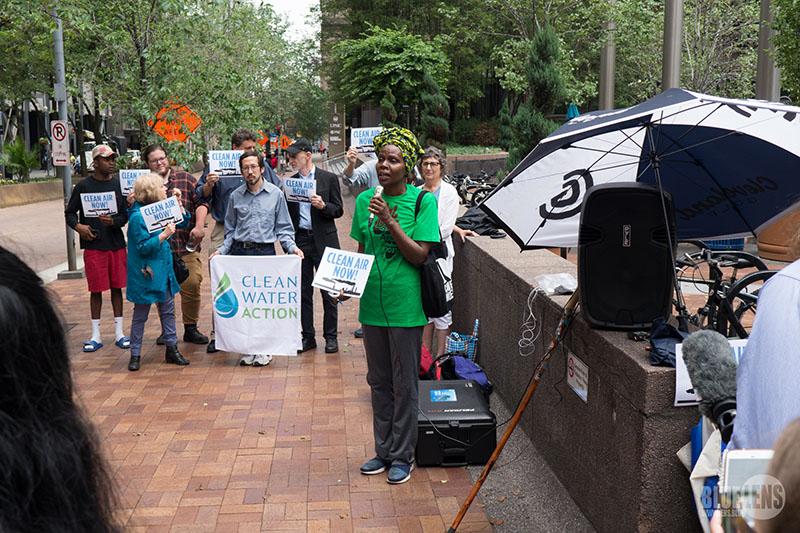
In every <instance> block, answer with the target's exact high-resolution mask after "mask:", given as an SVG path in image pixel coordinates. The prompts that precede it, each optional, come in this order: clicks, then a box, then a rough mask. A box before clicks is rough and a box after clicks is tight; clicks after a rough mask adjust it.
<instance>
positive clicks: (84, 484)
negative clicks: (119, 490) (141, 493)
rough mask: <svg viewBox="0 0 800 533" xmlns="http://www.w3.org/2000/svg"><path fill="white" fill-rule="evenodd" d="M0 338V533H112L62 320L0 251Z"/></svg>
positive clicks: (108, 495) (109, 497) (107, 487)
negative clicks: (76, 393) (78, 401)
mask: <svg viewBox="0 0 800 533" xmlns="http://www.w3.org/2000/svg"><path fill="white" fill-rule="evenodd" d="M0 339H2V348H3V350H2V352H0V531H96V532H106V531H117V530H118V527H117V526H116V525H115V524H114V522H113V517H112V510H113V504H114V503H115V501H116V499H115V496H114V491H113V487H112V484H111V481H110V478H109V476H108V472H107V470H106V466H105V462H104V461H103V459H102V458H101V456H100V455H99V445H98V442H97V437H96V435H95V433H94V430H93V428H92V426H91V425H90V423H89V422H88V421H87V420H86V419H85V418H84V415H83V413H82V411H81V409H80V408H79V407H78V406H77V405H76V404H75V401H74V398H73V387H72V376H71V374H70V363H69V357H68V355H67V345H66V339H65V334H64V327H63V324H62V322H61V318H60V316H59V315H58V313H57V312H56V310H55V308H54V307H53V305H52V304H51V302H50V299H49V297H48V294H47V290H46V289H45V287H44V285H43V284H42V281H41V280H40V279H39V277H38V276H37V275H36V274H35V273H34V272H33V271H32V270H31V269H30V268H29V267H28V266H27V265H26V264H25V263H24V262H22V261H21V260H20V259H19V258H18V257H17V256H16V255H14V254H13V253H12V252H9V251H8V250H6V249H5V248H3V247H0Z"/></svg>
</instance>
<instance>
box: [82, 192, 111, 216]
mask: <svg viewBox="0 0 800 533" xmlns="http://www.w3.org/2000/svg"><path fill="white" fill-rule="evenodd" d="M81 207H82V209H83V216H85V217H87V218H93V217H94V218H96V217H99V216H100V215H116V214H117V193H115V192H114V191H108V192H84V193H81Z"/></svg>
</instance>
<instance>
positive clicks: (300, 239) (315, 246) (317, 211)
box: [287, 138, 344, 353]
mask: <svg viewBox="0 0 800 533" xmlns="http://www.w3.org/2000/svg"><path fill="white" fill-rule="evenodd" d="M311 150H312V148H311V143H310V142H309V141H308V139H303V138H301V139H297V140H296V141H295V142H294V143H293V144H292V145H290V146H289V148H288V149H287V151H288V152H289V163H290V164H291V165H292V167H293V168H294V169H295V170H296V171H297V173H296V174H294V175H293V176H292V179H303V180H313V181H314V182H316V183H315V189H316V193H315V194H314V195H312V196H311V197H310V199H311V201H310V202H298V201H290V202H289V204H288V205H289V216H291V217H292V224H294V228H295V242H296V243H297V246H298V247H299V248H300V249H301V250H302V251H303V255H304V257H303V264H302V274H301V279H302V286H301V292H300V304H301V307H300V321H301V323H302V327H303V348H302V351H306V350H313V349H314V348H316V347H317V341H316V339H315V332H314V289H313V287H312V286H311V282H312V281H313V280H314V270H315V269H317V268H319V265H320V262H322V253H323V251H324V250H325V247H326V246H327V247H329V248H339V235H338V234H337V233H336V222H335V220H336V219H337V218H339V217H341V216H342V214H343V213H344V209H343V208H342V192H341V190H340V188H339V180H338V179H337V178H336V175H335V174H332V173H330V172H327V171H325V170H322V169H320V168H316V167H315V166H314V163H313V162H312V161H311ZM320 292H321V294H322V309H323V321H322V334H323V336H324V337H325V353H336V352H338V351H339V343H338V341H337V328H338V310H337V307H336V299H335V298H333V297H332V296H331V295H330V294H329V293H328V292H327V291H320Z"/></svg>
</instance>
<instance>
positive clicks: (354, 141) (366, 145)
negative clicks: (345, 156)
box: [350, 126, 383, 152]
mask: <svg viewBox="0 0 800 533" xmlns="http://www.w3.org/2000/svg"><path fill="white" fill-rule="evenodd" d="M381 131H383V128H382V127H381V126H375V127H372V128H352V129H351V130H350V148H355V149H356V150H358V151H359V152H372V151H374V150H375V147H374V146H373V145H372V139H374V138H375V136H376V135H377V134H379V133H380V132H381Z"/></svg>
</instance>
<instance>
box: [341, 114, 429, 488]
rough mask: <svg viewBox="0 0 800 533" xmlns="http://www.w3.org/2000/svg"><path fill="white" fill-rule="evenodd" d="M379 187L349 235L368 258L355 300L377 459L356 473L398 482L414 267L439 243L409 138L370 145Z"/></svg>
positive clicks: (408, 416) (415, 325)
mask: <svg viewBox="0 0 800 533" xmlns="http://www.w3.org/2000/svg"><path fill="white" fill-rule="evenodd" d="M374 144H375V150H376V152H377V153H378V167H377V168H378V180H379V182H380V185H381V186H382V187H383V194H381V192H380V190H376V189H367V190H366V191H364V192H363V193H361V194H360V195H359V196H358V198H357V199H356V208H355V213H354V214H353V224H352V228H351V230H350V236H351V237H353V239H355V240H356V241H358V251H359V252H363V253H367V254H370V255H374V256H375V262H374V265H373V267H372V269H371V270H370V275H369V280H368V281H367V286H366V288H365V289H364V295H363V296H362V298H361V305H360V306H359V313H358V318H359V320H360V321H361V324H362V325H363V329H364V350H365V351H366V354H367V382H368V383H369V386H370V389H371V390H372V425H373V434H374V436H375V452H376V456H375V457H374V458H372V459H370V460H369V461H367V462H366V463H364V464H363V465H362V466H361V473H362V474H366V475H372V474H379V473H381V472H383V471H385V470H386V469H389V474H388V477H387V481H388V482H389V483H393V484H396V483H405V482H406V481H408V480H409V479H410V478H411V471H412V470H413V468H414V464H413V461H414V448H415V446H416V442H417V394H418V390H417V379H418V378H417V372H418V371H419V359H420V352H421V351H422V328H423V326H425V324H426V323H427V322H428V320H427V318H426V317H425V312H424V311H423V310H422V292H421V288H420V285H421V284H420V273H419V267H420V265H422V263H424V262H425V258H426V257H427V256H428V252H429V251H430V248H431V246H432V245H433V244H435V243H437V242H439V225H438V222H437V217H436V213H437V211H436V199H435V198H434V197H433V195H432V194H426V195H424V196H423V198H422V201H421V202H420V207H419V212H418V213H416V205H417V197H418V196H419V195H420V194H421V191H420V190H419V189H417V188H416V187H412V186H410V185H408V181H409V179H410V178H412V177H413V175H414V165H415V164H416V162H417V159H418V158H419V156H420V155H421V154H422V148H421V147H420V145H419V142H418V141H417V138H416V137H415V136H414V134H413V133H411V132H410V131H408V130H407V129H404V128H389V129H386V130H384V131H383V132H381V134H380V135H378V136H377V137H375V140H374Z"/></svg>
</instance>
